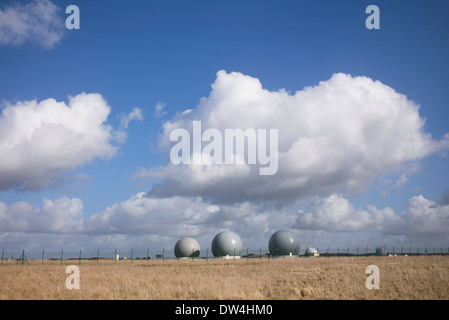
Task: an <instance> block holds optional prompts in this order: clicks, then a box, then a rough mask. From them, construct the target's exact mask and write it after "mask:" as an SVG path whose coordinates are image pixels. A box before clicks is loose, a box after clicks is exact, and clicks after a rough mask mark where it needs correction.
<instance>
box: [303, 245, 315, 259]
mask: <svg viewBox="0 0 449 320" xmlns="http://www.w3.org/2000/svg"><path fill="white" fill-rule="evenodd" d="M304 255H306V256H311V257H318V256H319V253H318V250H317V249H315V248H310V247H308V248H307V249H306V252H305V253H304Z"/></svg>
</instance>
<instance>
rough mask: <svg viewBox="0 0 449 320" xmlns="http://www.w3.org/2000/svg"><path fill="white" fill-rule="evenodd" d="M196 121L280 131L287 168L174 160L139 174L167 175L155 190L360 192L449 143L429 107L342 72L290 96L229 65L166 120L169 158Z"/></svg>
mask: <svg viewBox="0 0 449 320" xmlns="http://www.w3.org/2000/svg"><path fill="white" fill-rule="evenodd" d="M195 120H197V121H201V125H202V130H205V129H208V128H215V129H218V130H219V131H220V132H221V133H223V132H224V130H225V129H242V130H246V129H255V130H256V129H278V132H279V153H278V161H279V162H278V167H279V169H278V171H277V173H276V174H275V175H271V176H261V175H259V170H258V166H257V165H247V164H243V165H217V164H202V165H198V164H197V165H183V164H181V165H174V164H172V163H171V162H170V161H167V164H166V165H165V166H164V167H162V168H159V169H157V170H155V169H151V170H148V171H141V172H139V173H138V174H137V175H136V176H140V177H142V178H144V177H146V178H148V177H150V178H151V177H156V178H161V177H162V178H165V179H164V181H163V182H162V183H160V184H157V185H154V186H153V188H152V190H151V191H150V195H153V196H159V197H165V196H176V195H184V196H202V197H205V198H208V199H211V200H213V201H215V202H217V203H219V202H222V203H224V202H236V201H237V202H238V201H247V200H249V201H252V200H256V199H264V200H269V199H295V198H298V197H301V196H304V195H317V194H318V195H322V196H323V195H325V196H327V195H330V194H332V193H334V192H340V191H343V192H354V191H357V192H360V191H361V190H364V188H366V187H367V186H369V185H370V183H371V182H372V181H373V179H375V178H376V177H379V176H381V175H385V174H389V173H392V172H395V170H398V169H400V168H401V166H404V165H405V164H407V163H411V162H414V161H418V160H420V159H422V158H423V157H426V156H429V155H430V154H432V153H434V152H436V151H438V150H441V149H443V148H447V147H448V146H449V135H446V136H445V138H444V139H442V140H441V141H436V140H434V139H433V138H432V137H431V136H430V134H428V133H426V132H425V131H424V123H425V121H424V119H423V118H421V117H420V115H419V106H418V105H417V104H415V103H414V102H413V101H410V100H408V99H407V97H406V96H404V95H402V94H399V93H397V92H396V91H395V90H394V89H392V88H390V87H388V86H387V85H384V84H382V83H381V82H379V81H374V80H372V79H370V78H367V77H352V76H350V75H347V74H341V73H340V74H335V75H333V76H332V77H331V79H329V80H327V81H322V82H320V83H319V84H318V85H316V86H314V87H307V88H304V89H303V90H300V91H297V92H296V93H294V94H289V93H287V92H286V91H285V90H279V91H276V92H272V91H268V90H266V89H264V88H263V87H262V85H261V83H260V82H259V80H258V79H256V78H252V77H250V76H246V75H243V74H241V73H237V72H232V73H226V72H225V71H219V72H218V73H217V78H216V81H215V82H214V83H213V84H212V91H211V93H210V95H209V97H206V98H202V99H201V100H200V102H199V104H198V106H197V108H196V109H193V110H187V111H185V112H183V113H180V114H178V115H176V116H175V117H174V118H172V119H171V120H170V121H167V122H166V123H165V124H164V127H163V129H164V130H163V133H162V135H161V139H160V147H161V149H162V150H164V151H165V152H166V153H167V155H168V154H169V152H170V148H171V147H172V146H173V145H174V144H175V143H174V142H171V141H170V134H171V133H172V132H173V130H175V129H177V128H184V129H186V130H188V131H189V132H190V134H191V135H192V121H195ZM223 135H224V134H223ZM206 144H207V143H206V142H203V147H204V145H206ZM223 153H224V150H223Z"/></svg>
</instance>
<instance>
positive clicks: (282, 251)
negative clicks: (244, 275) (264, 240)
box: [268, 230, 301, 256]
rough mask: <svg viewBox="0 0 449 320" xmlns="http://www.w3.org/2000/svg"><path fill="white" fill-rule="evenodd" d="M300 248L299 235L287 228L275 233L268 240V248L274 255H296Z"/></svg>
mask: <svg viewBox="0 0 449 320" xmlns="http://www.w3.org/2000/svg"><path fill="white" fill-rule="evenodd" d="M300 249H301V246H300V244H299V239H298V237H297V236H295V235H294V234H293V233H292V232H290V231H287V230H281V231H277V232H275V233H273V235H272V236H271V237H270V240H269V241H268V250H269V251H270V254H271V255H272V256H292V255H295V256H296V255H298V254H299V250H300Z"/></svg>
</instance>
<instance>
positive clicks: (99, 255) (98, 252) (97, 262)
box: [97, 249, 100, 265]
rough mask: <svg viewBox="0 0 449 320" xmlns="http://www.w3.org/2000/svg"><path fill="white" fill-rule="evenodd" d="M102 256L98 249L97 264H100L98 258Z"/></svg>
mask: <svg viewBox="0 0 449 320" xmlns="http://www.w3.org/2000/svg"><path fill="white" fill-rule="evenodd" d="M99 257H100V249H98V250H97V265H98V258H99Z"/></svg>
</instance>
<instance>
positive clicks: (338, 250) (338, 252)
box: [337, 247, 340, 258]
mask: <svg viewBox="0 0 449 320" xmlns="http://www.w3.org/2000/svg"><path fill="white" fill-rule="evenodd" d="M337 257H339V258H340V247H338V248H337Z"/></svg>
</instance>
